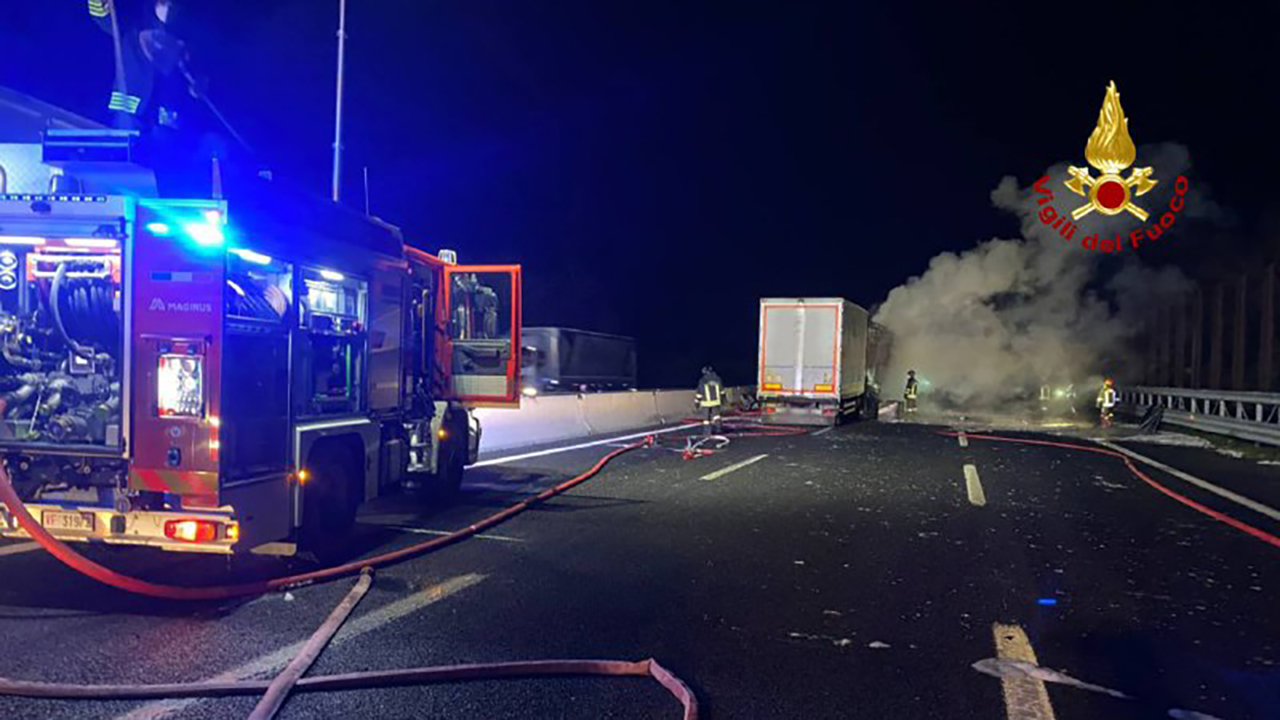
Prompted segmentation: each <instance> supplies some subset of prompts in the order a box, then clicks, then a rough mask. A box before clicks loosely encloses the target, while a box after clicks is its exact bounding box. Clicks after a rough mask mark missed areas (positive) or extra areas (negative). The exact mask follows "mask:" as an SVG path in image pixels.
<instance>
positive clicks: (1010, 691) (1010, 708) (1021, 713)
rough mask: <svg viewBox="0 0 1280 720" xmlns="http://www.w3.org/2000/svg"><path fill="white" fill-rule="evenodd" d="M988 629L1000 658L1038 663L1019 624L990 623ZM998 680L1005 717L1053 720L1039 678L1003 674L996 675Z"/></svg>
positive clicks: (1034, 652)
mask: <svg viewBox="0 0 1280 720" xmlns="http://www.w3.org/2000/svg"><path fill="white" fill-rule="evenodd" d="M991 632H992V633H993V634H994V635H995V640H996V655H997V656H998V657H999V658H1000V659H1001V660H1019V661H1021V662H1025V663H1031V664H1032V665H1039V664H1040V663H1039V661H1038V660H1036V651H1035V649H1034V648H1032V647H1031V641H1030V640H1028V639H1027V633H1026V632H1024V631H1023V629H1022V628H1021V627H1020V626H1018V625H1001V624H1000V623H996V624H994V625H992V626H991ZM1000 684H1001V685H1002V686H1003V687H1004V707H1005V712H1006V713H1007V714H1008V716H1009V720H1054V717H1053V706H1052V705H1050V704H1049V690H1048V689H1047V688H1046V687H1045V685H1044V682H1043V681H1041V680H1037V679H1035V678H1032V677H1008V676H1006V677H1002V678H1000Z"/></svg>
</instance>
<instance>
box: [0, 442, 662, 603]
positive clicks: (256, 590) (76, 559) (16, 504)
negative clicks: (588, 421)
mask: <svg viewBox="0 0 1280 720" xmlns="http://www.w3.org/2000/svg"><path fill="white" fill-rule="evenodd" d="M653 444H654V439H653V437H652V436H649V437H646V438H644V439H643V440H640V441H638V442H635V443H632V444H630V445H626V446H623V447H621V448H618V449H616V450H614V451H613V452H610V453H609V454H607V455H605V456H604V457H602V458H600V459H599V460H598V461H597V462H596V464H595V465H592V466H591V467H590V468H589V469H588V470H587V471H585V472H583V473H581V474H579V475H577V476H575V477H573V478H570V479H569V480H566V481H564V482H562V483H560V484H559V485H556V486H555V487H551V488H548V489H546V490H544V491H542V492H540V493H538V494H537V495H535V496H533V497H531V498H529V499H527V500H522V501H521V502H518V503H516V504H514V505H512V506H510V507H508V508H507V509H505V510H502V511H500V512H496V513H494V514H493V515H490V516H488V517H486V518H484V519H483V520H480V521H478V522H475V523H472V524H471V525H468V526H467V527H465V528H462V529H461V530H458V531H456V532H453V533H450V534H448V535H442V536H440V537H438V538H433V539H431V540H427V541H424V542H421V543H418V544H416V545H410V546H409V547H406V548H401V549H399V550H395V551H392V552H388V553H383V554H382V555H376V556H374V557H371V558H365V559H363V560H356V561H353V562H349V563H346V564H344V565H337V566H334V567H331V568H325V569H323V570H316V571H313V572H308V573H301V574H298V575H289V576H286V577H279V578H274V579H271V580H262V581H258V582H251V583H243V584H239V585H221V586H212V587H178V586H175V585H163V584H159V583H153V582H150V581H147V580H142V579H139V578H135V577H130V576H128V575H124V574H121V573H118V572H116V571H115V570H112V569H110V568H108V567H104V566H102V565H99V564H98V563H96V562H94V561H92V560H90V559H88V558H86V557H85V556H83V555H81V554H80V553H78V552H76V551H75V550H73V549H71V548H70V547H68V546H67V544H66V543H64V542H62V541H61V540H58V539H57V538H55V537H53V535H50V534H49V532H48V531H47V530H45V529H44V526H42V525H41V524H40V523H39V522H37V521H36V519H35V518H34V517H32V516H31V513H30V512H29V511H28V510H27V508H26V506H25V505H23V504H22V499H21V498H19V497H18V493H17V491H16V490H14V488H13V485H12V483H10V481H9V474H8V473H7V472H5V470H4V468H3V467H0V502H3V503H4V504H5V506H6V507H8V508H9V512H10V513H11V514H12V515H13V516H14V517H15V518H17V520H18V524H19V525H20V526H21V527H22V529H23V530H25V531H26V532H27V534H28V535H30V536H31V538H32V539H33V540H35V541H36V542H37V543H39V544H40V546H41V547H43V548H44V549H45V550H47V551H48V552H49V554H51V555H53V556H54V557H55V558H57V559H58V560H60V561H61V562H62V563H63V564H65V565H67V566H68V567H70V568H71V569H73V570H75V571H76V572H79V573H82V574H84V575H87V576H89V577H91V578H93V579H94V580H97V581H99V582H102V583H105V584H107V585H110V586H112V587H115V588H118V589H120V590H124V591H125V592H131V593H135V594H138V595H146V596H149V597H154V598H161V599H165V600H226V599H229V598H237V597H246V596H250V595H263V594H266V593H270V592H276V591H280V590H288V589H291V588H296V587H300V586H302V585H309V584H311V583H316V582H324V581H327V580H334V579H336V578H340V577H344V576H347V575H354V574H356V573H358V572H360V571H361V570H363V569H365V568H377V567H384V566H387V565H392V564H395V563H398V562H402V561H404V560H408V559H410V558H413V557H417V556H419V555H423V554H425V553H429V552H433V551H435V550H438V549H440V548H442V547H445V546H446V545H452V544H453V543H456V542H459V541H461V540H465V539H466V538H469V537H471V536H472V535H476V534H478V533H481V532H483V531H485V530H488V529H489V528H491V527H493V526H495V525H499V524H501V523H504V522H506V521H507V520H510V519H511V518H513V517H515V516H516V515H519V514H520V513H522V512H524V511H525V510H528V509H529V508H531V507H533V506H534V505H537V504H539V503H541V502H543V501H545V500H549V499H550V498H553V497H555V496H556V495H559V494H561V493H563V492H565V491H567V490H569V489H571V488H573V487H576V486H578V485H580V484H582V483H584V482H586V481H587V480H590V479H591V478H592V477H595V475H596V474H597V473H599V472H600V471H601V470H602V469H603V468H604V466H605V465H607V464H609V461H611V460H613V459H614V458H616V457H618V456H619V455H622V454H624V453H628V452H631V451H632V450H637V449H639V448H642V447H650V446H652V445H653Z"/></svg>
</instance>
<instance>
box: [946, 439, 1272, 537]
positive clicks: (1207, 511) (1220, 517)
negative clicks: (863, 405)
mask: <svg viewBox="0 0 1280 720" xmlns="http://www.w3.org/2000/svg"><path fill="white" fill-rule="evenodd" d="M939 434H940V435H946V436H948V437H956V436H958V435H960V433H958V432H939ZM964 435H965V437H967V438H969V439H970V440H991V441H995V442H1009V443H1021V444H1023V445H1043V446H1046V447H1057V448H1066V449H1068V450H1079V451H1082V452H1091V453H1097V454H1099V455H1106V456H1107V457H1113V458H1116V459H1118V460H1122V461H1123V462H1124V464H1125V466H1126V467H1128V468H1129V472H1132V473H1133V474H1134V475H1135V476H1136V477H1137V478H1138V479H1139V480H1141V481H1143V482H1145V483H1146V484H1148V485H1150V486H1151V487H1153V488H1155V489H1156V490H1159V491H1160V492H1161V493H1163V494H1165V495H1167V496H1168V497H1171V498H1173V499H1174V500H1177V501H1178V502H1180V503H1182V504H1183V505H1186V506H1187V507H1189V508H1191V509H1192V510H1195V511H1196V512H1199V513H1203V514H1204V515H1208V516H1209V517H1211V518H1213V519H1214V520H1217V521H1218V522H1221V523H1226V524H1227V525H1230V526H1231V527H1233V528H1235V529H1236V530H1239V531H1240V532H1243V533H1246V534H1248V535H1251V536H1253V537H1255V538H1257V539H1259V540H1261V541H1262V542H1264V543H1267V544H1268V545H1271V546H1273V547H1277V548H1280V536H1276V535H1273V534H1271V533H1269V532H1267V531H1266V530H1260V529H1258V528H1256V527H1254V526H1252V525H1250V524H1248V523H1246V522H1244V521H1242V520H1237V519H1235V518H1233V517H1231V516H1230V515H1227V514H1226V513H1221V512H1218V511H1217V510H1214V509H1212V508H1209V507H1206V506H1205V505H1202V504H1200V503H1198V502H1196V501H1195V500H1192V499H1191V498H1189V497H1187V496H1186V495H1183V494H1181V493H1178V492H1175V491H1173V490H1170V489H1169V488H1167V487H1165V486H1164V485H1162V484H1160V483H1159V482H1156V481H1155V480H1153V479H1152V478H1151V476H1150V475H1147V474H1146V473H1144V472H1142V471H1141V470H1139V469H1138V466H1137V465H1135V464H1134V463H1133V460H1131V459H1130V458H1129V456H1127V455H1125V454H1124V453H1119V452H1116V451H1115V450H1108V449H1106V448H1101V447H1094V446H1092V445H1078V444H1076V443H1065V442H1056V441H1053V440H1032V439H1030V438H1012V437H1002V436H1000V435H974V434H972V433H964Z"/></svg>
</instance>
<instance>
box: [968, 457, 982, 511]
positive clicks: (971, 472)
mask: <svg viewBox="0 0 1280 720" xmlns="http://www.w3.org/2000/svg"><path fill="white" fill-rule="evenodd" d="M964 489H965V491H966V492H967V493H968V494H969V502H970V503H973V504H974V505H977V506H978V507H982V506H983V505H986V504H987V496H986V493H984V492H982V481H981V480H979V479H978V468H977V466H975V465H965V466H964Z"/></svg>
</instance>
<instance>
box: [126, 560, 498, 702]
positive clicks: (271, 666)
mask: <svg viewBox="0 0 1280 720" xmlns="http://www.w3.org/2000/svg"><path fill="white" fill-rule="evenodd" d="M485 577H486V576H485V575H480V574H477V573H470V574H467V575H459V576H457V577H454V578H450V579H448V580H445V581H444V582H442V583H439V584H436V585H432V586H431V587H429V588H426V589H425V590H423V591H422V592H418V593H414V594H413V595H410V596H409V597H407V598H404V599H403V600H397V601H395V602H393V603H389V604H387V605H383V606H382V607H380V608H378V609H377V610H374V611H373V612H371V613H369V614H368V615H361V616H360V617H357V618H352V619H351V620H349V621H347V624H346V625H344V626H343V627H342V629H341V630H339V631H338V634H337V635H335V636H334V638H333V643H332V644H333V645H340V644H342V643H344V642H346V641H348V640H353V639H355V638H357V637H360V636H361V635H364V634H366V633H369V632H371V631H373V630H377V629H379V628H381V627H383V626H384V625H387V624H388V623H391V622H393V621H395V620H399V619H400V618H402V617H405V616H407V615H412V614H414V613H416V612H418V611H420V610H422V609H424V608H426V607H427V606H428V605H431V604H433V603H437V602H439V601H441V600H444V599H445V598H448V597H450V596H452V595H454V594H456V593H458V592H459V591H461V590H465V589H467V588H469V587H471V586H473V585H476V584H478V583H480V581H482V580H484V579H485ZM307 632H308V633H310V632H311V631H310V630H308V631H307ZM304 644H306V639H303V640H299V641H298V642H296V643H293V644H292V645H289V646H287V647H282V648H280V649H279V650H276V651H275V652H271V653H267V654H266V655H263V656H261V657H259V658H258V659H256V660H251V661H249V662H247V663H245V664H243V665H241V666H239V667H235V668H232V669H230V670H227V671H226V672H224V673H222V674H220V675H215V676H213V677H210V678H207V679H206V681H207V682H224V681H229V680H248V679H250V678H259V677H267V676H270V675H275V674H276V673H278V672H280V670H282V669H284V667H285V666H286V665H288V664H289V662H290V661H292V660H293V658H294V657H295V656H296V655H297V654H298V653H299V652H301V651H302V646H303V645H304ZM200 702H203V700H202V699H201V698H188V699H184V700H160V701H157V702H150V703H147V704H146V705H143V706H142V707H139V708H138V709H136V710H134V711H133V712H130V713H127V714H125V715H121V716H119V718H118V719H117V720H159V719H160V718H167V717H170V716H173V715H176V714H177V713H180V712H182V711H183V710H185V709H187V708H189V707H191V706H192V705H195V704H197V703H200Z"/></svg>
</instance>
